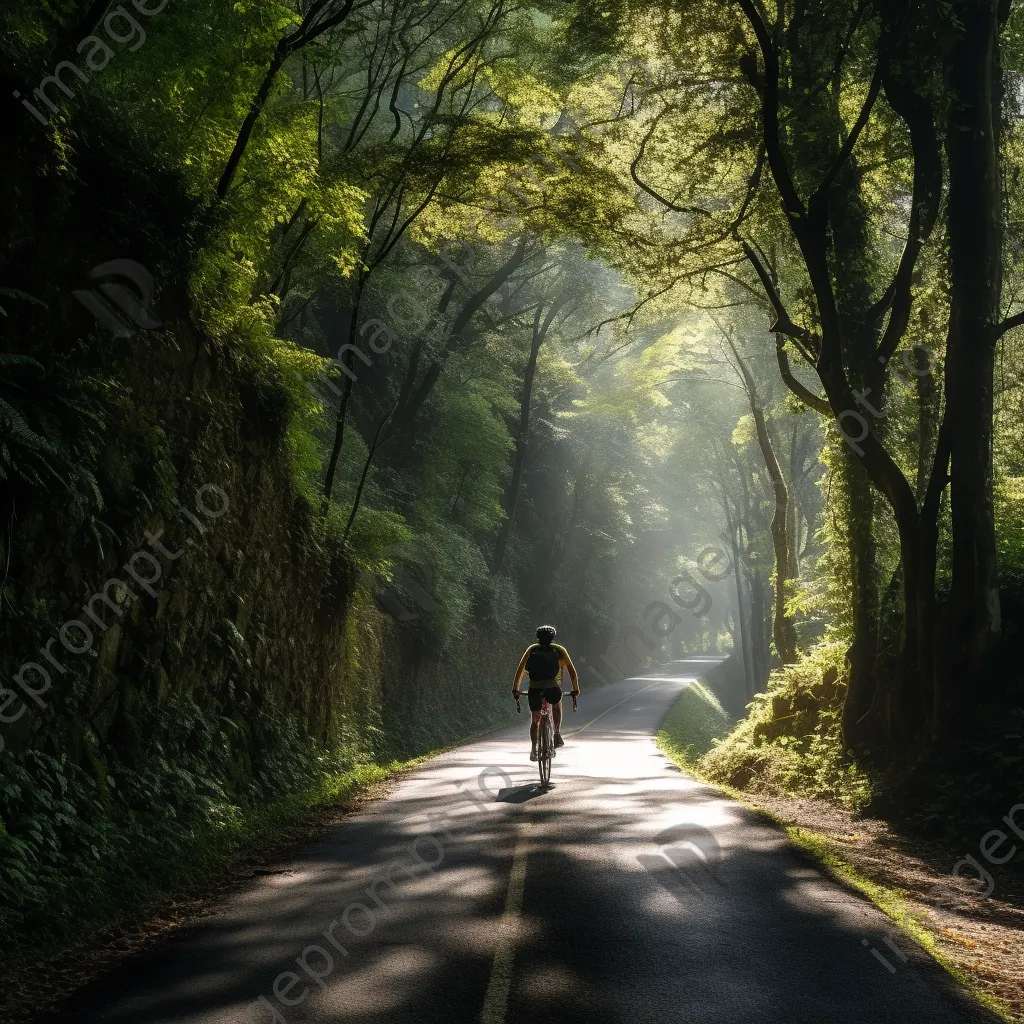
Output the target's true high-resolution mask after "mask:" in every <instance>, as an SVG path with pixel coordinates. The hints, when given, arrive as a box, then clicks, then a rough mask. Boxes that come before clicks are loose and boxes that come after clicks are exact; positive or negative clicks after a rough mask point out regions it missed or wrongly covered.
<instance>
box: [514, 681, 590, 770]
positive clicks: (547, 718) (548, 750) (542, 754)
mask: <svg viewBox="0 0 1024 1024" xmlns="http://www.w3.org/2000/svg"><path fill="white" fill-rule="evenodd" d="M562 694H563V695H564V696H566V697H569V696H571V697H572V709H573V711H574V712H575V711H577V710H578V708H577V707H576V694H575V693H573V692H572V690H563V691H562ZM522 710H523V707H522V705H521V704H520V703H519V694H518V693H517V694H516V711H517V712H519V711H522ZM554 755H555V727H554V725H553V724H552V722H551V705H550V704H549V703H548V701H547V698H546V697H545V698H544V699H543V700H542V701H541V702H540V729H539V730H538V735H537V769H538V770H539V772H540V784H541V785H542V786H544V787H547V786H549V785H551V758H552V757H554Z"/></svg>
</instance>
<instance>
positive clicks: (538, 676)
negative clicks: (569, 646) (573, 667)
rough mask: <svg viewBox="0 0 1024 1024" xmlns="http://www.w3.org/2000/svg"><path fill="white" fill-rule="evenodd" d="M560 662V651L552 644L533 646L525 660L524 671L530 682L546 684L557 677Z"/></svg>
mask: <svg viewBox="0 0 1024 1024" xmlns="http://www.w3.org/2000/svg"><path fill="white" fill-rule="evenodd" d="M561 660H562V649H561V648H560V647H556V646H555V645H554V644H552V645H551V646H550V647H541V645H540V644H534V645H533V648H532V649H531V650H530V654H529V657H528V658H527V659H526V671H527V672H528V673H529V674H530V682H531V683H533V682H546V681H547V680H549V679H555V678H557V677H558V668H559V662H560V661H561Z"/></svg>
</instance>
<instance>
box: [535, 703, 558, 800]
mask: <svg viewBox="0 0 1024 1024" xmlns="http://www.w3.org/2000/svg"><path fill="white" fill-rule="evenodd" d="M554 749H555V731H554V729H553V728H552V725H551V715H550V714H547V715H545V716H544V717H543V718H542V719H541V720H540V739H539V742H538V744H537V768H538V770H539V771H540V784H541V785H542V786H547V785H549V784H550V782H551V754H552V752H553V751H554Z"/></svg>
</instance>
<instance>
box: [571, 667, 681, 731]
mask: <svg viewBox="0 0 1024 1024" xmlns="http://www.w3.org/2000/svg"><path fill="white" fill-rule="evenodd" d="M664 681H665V680H664V679H659V680H658V682H657V683H651V685H650V686H645V687H644V688H643V690H637V691H636V693H631V694H630V695H629V696H628V697H626V698H625V700H620V701H619V704H625V703H626V701H627V700H632V699H633V698H634V697H638V696H639V695H640V694H641V693H644V692H645V691H647V690H650V689H653V688H654V687H655V686H657V685H658V683H663V682H664ZM619 704H613V705H612V706H611V707H610V708H608V711H602V712H601V714H599V715H596V716H595V717H594V718H592V719H591V720H590V721H589V722H587V724H586V725H581V726H580V727H579V728H578V729H573V730H572V732H570V733H569V735H570V736H578V735H579V734H580V733H581V732H583V730H584V729H589V728H590V727H591V726H592V725H593V724H594V723H595V722H596V721H597V720H598V718H604V716H605V715H607V714H608V712H609V711H614V710H615V709H616V708H617V707H618V706H619ZM562 715H563V717H564V715H565V712H564V711H563V712H562Z"/></svg>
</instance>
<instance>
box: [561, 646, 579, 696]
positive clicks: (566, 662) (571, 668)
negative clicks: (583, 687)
mask: <svg viewBox="0 0 1024 1024" xmlns="http://www.w3.org/2000/svg"><path fill="white" fill-rule="evenodd" d="M562 668H564V669H565V670H566V671H567V672H568V673H569V678H570V679H571V680H572V692H573V693H576V694H578V693H579V692H580V677H579V676H578V675H576V666H575V665H574V664H573V663H572V659H571V658H570V657H569V652H568V651H567V650H566V649H565V648H564V647H563V648H562Z"/></svg>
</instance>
